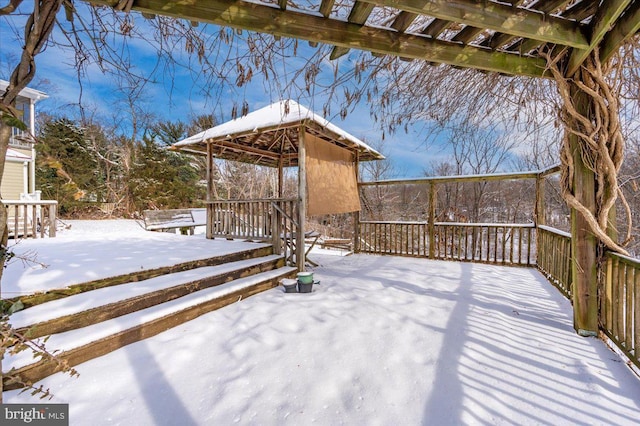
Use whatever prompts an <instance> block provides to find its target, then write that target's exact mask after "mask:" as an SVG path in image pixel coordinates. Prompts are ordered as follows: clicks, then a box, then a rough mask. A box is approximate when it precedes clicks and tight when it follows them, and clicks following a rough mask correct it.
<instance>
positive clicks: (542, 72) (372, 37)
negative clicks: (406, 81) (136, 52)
mask: <svg viewBox="0 0 640 426" xmlns="http://www.w3.org/2000/svg"><path fill="white" fill-rule="evenodd" d="M90 3H92V4H96V5H106V6H114V5H115V3H116V2H115V1H113V0H111V1H108V0H90ZM507 7H508V6H507ZM133 10H137V11H140V12H147V13H155V14H159V15H165V16H170V17H174V18H182V19H187V20H189V21H200V22H208V23H213V24H217V25H223V26H228V27H232V28H241V29H245V30H250V31H257V32H263V33H269V34H273V35H276V36H284V37H293V38H298V39H302V40H309V41H317V42H323V43H327V44H332V45H335V46H342V47H347V48H355V49H361V50H367V51H370V52H374V53H379V54H382V55H394V56H400V57H403V58H411V59H422V60H426V61H431V62H438V63H445V64H449V65H454V66H460V67H465V68H476V69H480V70H485V71H491V72H498V73H504V74H509V75H525V76H531V77H546V76H547V73H546V62H545V61H544V60H543V59H542V58H534V57H522V56H519V55H517V54H510V53H503V52H492V51H491V50H490V49H484V48H479V47H473V46H463V45H460V44H459V43H451V42H446V41H441V40H435V39H430V38H427V37H423V36H418V35H410V34H404V33H399V32H396V31H392V30H385V29H382V28H373V27H367V26H360V25H356V24H351V23H348V22H344V21H339V20H334V19H326V18H323V17H321V16H316V15H309V14H306V13H302V12H297V11H282V10H280V9H278V8H275V7H270V6H265V5H261V4H256V3H249V2H244V1H235V2H233V3H230V2H228V1H224V0H210V1H206V2H204V1H194V2H192V3H189V4H184V3H173V2H172V3H167V2H165V1H162V0H136V1H134V3H133Z"/></svg>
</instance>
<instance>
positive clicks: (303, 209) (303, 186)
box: [296, 123, 307, 271]
mask: <svg viewBox="0 0 640 426" xmlns="http://www.w3.org/2000/svg"><path fill="white" fill-rule="evenodd" d="M298 132H299V137H298V229H297V230H296V266H297V267H298V271H304V265H305V258H304V257H305V256H304V255H305V253H304V251H305V250H304V227H305V221H306V217H307V205H306V200H307V167H306V158H305V157H306V152H305V135H306V131H305V125H304V123H302V124H301V125H300V128H299V130H298Z"/></svg>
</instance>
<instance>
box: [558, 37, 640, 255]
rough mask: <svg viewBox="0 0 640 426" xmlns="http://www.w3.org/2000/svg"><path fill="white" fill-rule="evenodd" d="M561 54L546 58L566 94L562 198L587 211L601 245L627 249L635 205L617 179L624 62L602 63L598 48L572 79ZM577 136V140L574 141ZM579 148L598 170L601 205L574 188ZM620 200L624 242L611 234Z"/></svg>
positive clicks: (585, 214)
mask: <svg viewBox="0 0 640 426" xmlns="http://www.w3.org/2000/svg"><path fill="white" fill-rule="evenodd" d="M561 56H562V55H557V56H556V57H554V58H551V57H550V56H547V57H546V59H547V63H548V67H549V70H550V72H551V74H552V76H553V78H554V79H555V81H556V83H557V88H558V93H559V94H560V97H561V99H562V108H561V109H560V120H561V121H562V123H563V124H564V128H565V133H564V138H563V141H562V147H561V150H560V158H561V162H562V176H561V187H562V192H563V197H564V199H565V201H566V202H567V203H568V205H569V206H570V207H571V208H574V209H575V210H577V211H578V212H580V214H582V216H583V217H584V218H585V220H586V222H587V224H588V226H589V228H590V231H591V232H593V234H594V235H595V236H596V237H597V238H598V239H599V240H600V241H601V242H602V244H604V245H605V246H606V247H607V248H608V249H610V250H613V251H616V252H618V253H623V254H628V253H627V251H626V250H625V249H624V248H623V246H624V245H626V244H627V243H628V242H629V240H630V233H631V210H630V208H629V204H628V203H627V200H626V199H625V196H624V194H623V193H622V190H621V189H620V186H619V184H618V172H619V171H620V167H621V166H622V160H623V158H624V138H623V135H622V129H621V126H620V117H619V102H618V99H619V89H620V82H621V81H622V78H621V72H622V71H621V67H620V66H617V65H615V64H614V65H611V64H610V63H609V64H602V63H601V62H600V59H599V56H598V51H597V50H594V51H593V52H592V53H591V55H590V56H589V57H588V58H587V59H586V60H585V61H584V63H583V65H582V67H581V69H580V70H579V71H578V72H577V73H576V76H574V77H573V78H567V77H565V76H564V74H563V73H562V71H561V69H560V59H562V58H561ZM576 94H579V96H576ZM577 98H581V99H583V100H585V99H586V102H585V104H587V105H588V108H587V110H586V111H584V107H582V108H581V107H579V106H578V105H577V102H576V99H577ZM572 139H573V140H574V141H575V140H577V143H572ZM574 149H578V150H579V155H580V158H581V159H582V162H583V163H584V165H585V166H586V167H587V168H588V169H589V170H591V171H593V173H594V175H595V179H596V206H595V209H593V210H592V209H590V208H589V207H588V206H585V205H584V204H583V203H582V202H581V201H580V200H579V199H578V198H577V197H576V194H575V191H574V186H573V182H574V180H575V174H576V167H575V163H574V153H573V150H574ZM618 200H620V202H621V203H622V205H623V206H624V209H625V213H626V218H627V224H628V226H627V234H626V237H625V238H624V240H623V241H622V242H621V243H620V242H618V241H615V240H614V238H612V237H611V236H610V235H611V234H612V232H611V231H616V230H615V229H614V228H613V227H614V226H615V224H612V223H611V222H610V214H611V213H612V209H613V208H614V207H615V205H616V201H618Z"/></svg>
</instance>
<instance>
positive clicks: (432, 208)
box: [427, 182, 436, 259]
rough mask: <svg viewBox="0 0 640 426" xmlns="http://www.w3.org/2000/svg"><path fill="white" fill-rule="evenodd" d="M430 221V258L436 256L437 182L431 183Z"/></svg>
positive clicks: (428, 230)
mask: <svg viewBox="0 0 640 426" xmlns="http://www.w3.org/2000/svg"><path fill="white" fill-rule="evenodd" d="M428 220H429V222H428V223H427V232H428V234H429V259H435V257H436V223H435V222H436V184H435V183H434V182H430V183H429V218H428Z"/></svg>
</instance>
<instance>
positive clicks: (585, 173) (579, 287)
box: [569, 84, 598, 336]
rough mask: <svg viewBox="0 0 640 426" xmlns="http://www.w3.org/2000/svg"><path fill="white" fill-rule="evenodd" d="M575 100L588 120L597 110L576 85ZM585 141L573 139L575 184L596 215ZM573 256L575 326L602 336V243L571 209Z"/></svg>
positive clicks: (584, 333)
mask: <svg viewBox="0 0 640 426" xmlns="http://www.w3.org/2000/svg"><path fill="white" fill-rule="evenodd" d="M570 87H571V89H572V90H571V97H572V98H573V101H574V104H575V107H576V109H577V110H578V112H579V113H580V114H582V115H584V116H585V117H588V116H589V114H590V113H591V111H593V109H592V108H591V104H590V102H591V101H592V100H591V98H590V97H589V96H587V95H586V94H585V93H584V92H582V91H581V90H580V89H579V88H578V87H577V86H576V85H575V84H571V86H570ZM580 144H581V141H580V140H579V137H578V136H577V135H575V134H570V135H569V146H570V149H571V155H572V158H573V164H574V178H573V182H571V186H572V190H573V191H572V192H573V194H574V196H575V197H576V199H577V200H578V201H579V202H580V203H582V205H583V206H585V207H587V208H588V209H589V210H590V211H591V212H592V213H594V214H595V211H596V177H595V173H594V172H593V171H592V170H590V169H589V168H588V167H587V166H586V165H585V164H584V161H583V158H582V155H581V151H580ZM571 236H572V238H571V252H572V253H573V262H572V264H571V274H572V278H573V326H574V328H575V330H576V332H577V333H578V334H579V335H581V336H596V335H597V334H598V270H597V264H598V262H597V258H598V257H597V254H598V253H597V251H598V241H597V239H596V237H595V235H594V234H593V233H592V232H591V231H590V230H589V226H588V224H587V222H586V220H585V218H584V217H583V216H582V214H581V213H579V212H578V211H576V210H575V209H571Z"/></svg>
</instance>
